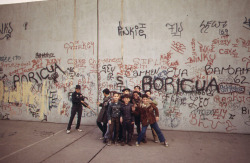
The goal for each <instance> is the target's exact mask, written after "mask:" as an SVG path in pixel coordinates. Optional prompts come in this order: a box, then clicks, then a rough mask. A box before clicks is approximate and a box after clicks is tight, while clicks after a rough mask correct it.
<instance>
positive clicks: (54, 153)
mask: <svg viewBox="0 0 250 163" xmlns="http://www.w3.org/2000/svg"><path fill="white" fill-rule="evenodd" d="M94 129H96V127H94V128H93V129H92V130H89V131H88V132H87V133H85V134H84V135H82V136H80V137H79V138H77V139H75V140H74V141H73V142H71V143H69V144H67V145H66V146H64V147H63V148H61V149H60V150H58V151H56V152H55V153H53V154H52V155H50V156H49V157H47V158H45V159H44V160H42V161H41V162H44V161H46V160H47V159H49V158H50V157H52V156H54V155H55V154H57V153H59V152H60V151H62V150H63V149H65V148H66V147H68V146H70V145H71V144H73V143H75V142H76V141H78V140H79V139H81V138H82V137H84V136H86V135H87V134H89V132H91V131H93V130H94Z"/></svg>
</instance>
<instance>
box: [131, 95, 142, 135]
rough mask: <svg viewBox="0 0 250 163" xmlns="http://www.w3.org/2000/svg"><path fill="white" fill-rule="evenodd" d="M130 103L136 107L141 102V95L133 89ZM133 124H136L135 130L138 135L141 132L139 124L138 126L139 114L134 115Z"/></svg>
mask: <svg viewBox="0 0 250 163" xmlns="http://www.w3.org/2000/svg"><path fill="white" fill-rule="evenodd" d="M132 103H133V104H134V106H135V107H136V108H137V107H138V106H140V103H141V97H140V96H139V92H137V91H134V92H133V95H132ZM135 125H136V131H137V134H138V135H139V134H140V132H141V126H140V115H135Z"/></svg>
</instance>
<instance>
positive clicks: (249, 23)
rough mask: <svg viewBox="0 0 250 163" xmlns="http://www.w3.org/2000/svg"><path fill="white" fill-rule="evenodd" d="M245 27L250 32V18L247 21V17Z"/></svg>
mask: <svg viewBox="0 0 250 163" xmlns="http://www.w3.org/2000/svg"><path fill="white" fill-rule="evenodd" d="M243 27H244V28H246V29H248V30H250V18H249V19H247V17H245V21H244V22H243Z"/></svg>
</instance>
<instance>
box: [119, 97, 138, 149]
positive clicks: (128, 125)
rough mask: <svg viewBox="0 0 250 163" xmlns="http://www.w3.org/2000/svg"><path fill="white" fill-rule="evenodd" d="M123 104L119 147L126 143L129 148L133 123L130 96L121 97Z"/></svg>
mask: <svg viewBox="0 0 250 163" xmlns="http://www.w3.org/2000/svg"><path fill="white" fill-rule="evenodd" d="M123 101H124V104H122V108H121V117H120V122H121V124H122V142H121V145H122V146H124V144H125V143H126V142H127V144H128V145H129V146H132V143H131V139H132V133H133V124H134V122H135V118H134V115H133V114H132V107H133V104H132V103H130V96H129V95H128V94H126V95H124V96H123Z"/></svg>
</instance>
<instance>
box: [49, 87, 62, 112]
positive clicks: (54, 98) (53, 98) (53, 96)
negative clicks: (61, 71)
mask: <svg viewBox="0 0 250 163" xmlns="http://www.w3.org/2000/svg"><path fill="white" fill-rule="evenodd" d="M59 102H60V100H59V98H58V95H57V90H55V91H50V92H49V110H51V109H52V108H53V107H54V108H57V107H58V105H59Z"/></svg>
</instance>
